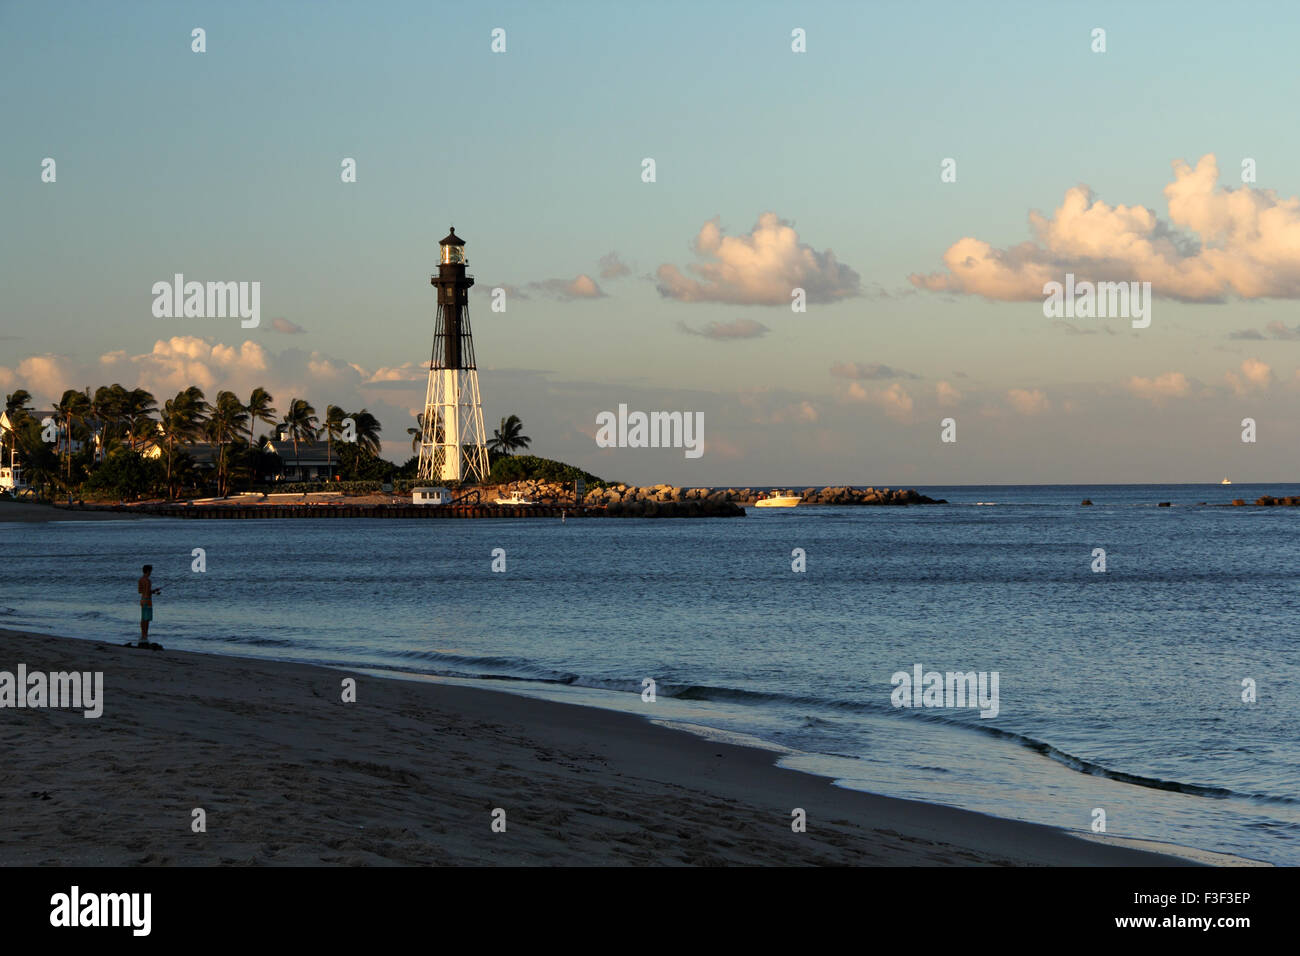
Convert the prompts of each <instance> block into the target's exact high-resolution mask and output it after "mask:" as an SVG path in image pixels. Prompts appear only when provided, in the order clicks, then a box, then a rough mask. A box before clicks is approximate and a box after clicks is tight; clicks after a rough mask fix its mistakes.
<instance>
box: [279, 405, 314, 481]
mask: <svg viewBox="0 0 1300 956" xmlns="http://www.w3.org/2000/svg"><path fill="white" fill-rule="evenodd" d="M281 424H282V425H283V426H284V428H285V431H287V432H288V433H289V437H290V438H292V439H293V466H294V468H295V469H296V470H297V472H298V480H299V481H301V480H302V465H301V464H300V462H299V460H298V442H299V441H300V440H301V441H315V440H316V436H317V434H318V429H319V425H320V423H319V422H318V421H317V420H316V409H314V408H312V407H311V405H310V404H308V402H307V400H306V399H305V398H291V399H289V410H288V411H287V412H285V413H284V420H283V421H282V422H281Z"/></svg>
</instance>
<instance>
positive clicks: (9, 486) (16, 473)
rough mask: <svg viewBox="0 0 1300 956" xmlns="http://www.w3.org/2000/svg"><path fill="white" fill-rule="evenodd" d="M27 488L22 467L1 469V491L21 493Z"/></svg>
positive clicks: (15, 466)
mask: <svg viewBox="0 0 1300 956" xmlns="http://www.w3.org/2000/svg"><path fill="white" fill-rule="evenodd" d="M26 487H27V481H26V480H25V479H24V478H23V466H22V465H14V466H12V467H9V468H0V491H20V490H22V489H23V488H26Z"/></svg>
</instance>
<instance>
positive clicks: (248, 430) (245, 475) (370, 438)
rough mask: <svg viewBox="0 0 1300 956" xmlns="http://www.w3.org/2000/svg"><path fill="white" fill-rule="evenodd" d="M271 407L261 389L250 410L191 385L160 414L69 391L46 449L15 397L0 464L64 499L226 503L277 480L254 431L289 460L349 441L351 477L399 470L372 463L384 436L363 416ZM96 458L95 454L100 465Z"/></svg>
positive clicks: (27, 403)
mask: <svg viewBox="0 0 1300 956" xmlns="http://www.w3.org/2000/svg"><path fill="white" fill-rule="evenodd" d="M274 401H275V399H274V397H273V396H272V395H271V393H270V392H268V391H267V390H266V389H264V388H255V389H253V391H252V392H251V393H250V395H249V397H248V400H247V401H244V400H242V399H241V398H240V397H239V396H238V395H236V394H235V393H234V392H230V391H224V390H223V391H220V392H217V395H216V398H215V400H214V401H212V402H209V401H208V400H207V397H206V396H205V395H204V393H203V390H202V389H201V388H198V387H197V386H194V385H191V386H190V387H189V388H186V389H183V390H182V391H180V392H177V393H176V395H175V396H174V397H173V398H169V399H166V400H165V401H164V402H163V403H162V405H161V406H159V404H158V400H157V398H156V397H155V396H154V395H153V394H152V393H151V392H149V391H147V390H146V389H142V388H134V389H127V388H125V387H124V386H122V385H120V384H113V385H104V386H100V387H99V388H97V389H95V390H94V391H93V392H92V391H91V390H90V389H89V388H86V389H83V390H81V391H78V390H76V389H68V390H67V391H65V392H64V393H63V396H62V397H61V398H60V399H59V401H58V402H57V403H56V404H55V406H54V414H53V419H54V421H53V429H54V436H53V437H54V441H53V442H50V441H49V440H48V439H49V438H50V437H51V436H50V435H49V429H48V428H47V427H46V426H45V425H43V423H42V422H41V421H38V420H37V418H36V417H35V415H34V414H33V410H32V396H31V393H29V392H28V391H27V390H26V389H21V388H20V389H17V390H15V391H14V392H12V393H10V394H9V395H7V396H6V397H5V411H6V412H7V413H8V417H9V420H10V422H11V423H13V426H14V428H13V430H12V431H11V432H7V433H6V434H5V436H4V439H5V447H3V448H0V454H2V455H3V456H4V461H5V463H6V464H7V463H8V462H9V461H11V460H12V459H13V458H17V459H18V460H19V461H20V462H21V464H22V467H23V472H24V476H25V478H26V480H27V482H28V484H30V485H32V486H34V487H40V488H44V487H51V488H54V489H55V490H58V491H60V492H63V493H67V494H73V493H75V492H79V491H88V492H109V493H113V492H120V493H122V494H124V495H125V494H128V493H129V494H131V496H133V497H134V496H138V495H141V494H145V493H149V492H154V491H163V492H165V494H166V496H167V497H168V498H175V497H176V496H177V495H178V494H179V493H180V491H181V490H182V489H185V488H195V489H201V488H203V487H204V486H206V485H209V484H211V485H213V486H215V490H216V493H217V494H218V495H220V496H224V495H227V494H229V493H230V491H231V489H232V487H233V486H234V485H235V484H240V483H243V484H255V483H257V482H258V476H259V475H265V474H275V473H277V472H278V471H279V470H280V467H281V464H282V462H281V460H280V458H279V457H278V456H276V455H275V454H273V453H271V452H270V451H269V450H268V449H267V447H266V446H267V442H268V441H269V438H270V436H268V435H266V434H263V435H260V436H258V435H257V434H256V431H257V425H258V424H259V423H263V424H266V425H269V426H271V427H272V428H273V429H274V430H275V431H276V432H279V433H281V434H284V435H285V437H286V440H288V441H291V442H292V443H293V449H294V457H295V459H296V458H297V457H298V452H299V446H300V443H302V442H310V441H318V440H320V438H321V437H322V436H323V437H324V438H325V440H326V442H327V448H328V450H329V452H330V453H331V455H332V453H333V452H334V450H335V448H334V446H335V444H336V443H338V442H339V440H340V438H341V437H342V436H343V435H344V434H345V431H346V432H347V433H348V434H349V437H351V438H353V439H354V441H352V442H349V443H347V446H340V447H339V448H338V456H337V457H338V459H339V463H340V466H341V468H346V469H347V470H348V471H349V472H380V471H384V470H385V466H386V467H387V469H393V470H395V469H396V468H397V466H396V465H393V464H392V463H391V462H386V461H383V460H382V459H380V458H379V457H378V456H379V449H380V432H381V429H382V426H381V425H380V423H379V420H378V419H377V418H375V416H374V415H372V414H371V413H370V412H368V411H367V410H366V409H364V408H363V409H361V411H359V412H346V411H344V410H343V409H342V408H340V407H339V406H337V405H328V406H326V409H325V418H324V421H321V420H320V419H319V417H318V416H317V412H316V409H315V407H313V406H312V404H311V403H310V402H308V401H307V400H306V399H302V398H291V399H290V400H289V404H288V406H287V407H286V409H285V412H284V414H283V416H281V417H277V416H279V414H280V413H279V412H278V411H277V410H276V408H275V405H274ZM348 419H351V422H350V423H348V421H347V420H348ZM199 442H209V443H211V445H212V446H213V448H214V450H215V454H214V467H213V469H212V472H211V474H206V473H204V470H203V469H200V468H199V466H198V464H197V463H196V462H195V460H194V458H193V457H192V456H191V455H190V454H189V451H190V450H192V449H193V446H194V445H196V444H198V443H199ZM78 446H79V447H78ZM151 446H153V447H156V448H157V449H158V454H157V455H156V457H155V456H147V455H146V454H145V453H146V452H147V451H148V450H149V449H150V447H151ZM345 447H346V451H347V452H349V453H348V454H345ZM96 449H99V450H100V451H101V454H100V455H98V456H97V455H96ZM357 477H361V478H369V477H372V475H371V474H359V475H357ZM374 477H383V476H382V475H374Z"/></svg>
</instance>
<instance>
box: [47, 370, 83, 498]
mask: <svg viewBox="0 0 1300 956" xmlns="http://www.w3.org/2000/svg"><path fill="white" fill-rule="evenodd" d="M54 410H55V412H56V413H57V416H58V418H59V419H60V420H62V422H63V468H64V476H65V481H66V482H67V483H68V484H69V485H70V484H72V429H73V426H74V425H76V423H77V422H79V421H80V422H84V421H85V420H86V416H87V415H89V414H90V397H89V396H88V395H86V393H85V392H79V391H77V390H76V389H75V388H70V389H68V390H67V391H65V392H64V393H63V397H62V398H60V399H59V403H58V404H57V405H56V406H54Z"/></svg>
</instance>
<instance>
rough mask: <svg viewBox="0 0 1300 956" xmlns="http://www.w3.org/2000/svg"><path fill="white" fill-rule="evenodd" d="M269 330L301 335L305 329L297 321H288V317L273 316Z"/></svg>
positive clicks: (283, 333)
mask: <svg viewBox="0 0 1300 956" xmlns="http://www.w3.org/2000/svg"><path fill="white" fill-rule="evenodd" d="M271 330H272V331H274V332H279V333H281V334H282V335H301V334H302V333H303V332H305V331H307V330H306V329H304V328H303V327H302V326H301V325H299V324H298V323H297V322H290V321H289V320H288V319H280V318H275V319H272V320H271Z"/></svg>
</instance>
